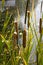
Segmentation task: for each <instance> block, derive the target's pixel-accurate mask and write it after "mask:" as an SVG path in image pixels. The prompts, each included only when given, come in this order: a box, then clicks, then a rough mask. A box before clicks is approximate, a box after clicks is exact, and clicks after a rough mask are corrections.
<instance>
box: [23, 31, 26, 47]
mask: <svg viewBox="0 0 43 65" xmlns="http://www.w3.org/2000/svg"><path fill="white" fill-rule="evenodd" d="M23 47H24V48H25V47H26V30H24V31H23Z"/></svg>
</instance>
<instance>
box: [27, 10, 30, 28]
mask: <svg viewBox="0 0 43 65" xmlns="http://www.w3.org/2000/svg"><path fill="white" fill-rule="evenodd" d="M27 14H28V28H29V25H30V23H29V21H30V12H29V11H27Z"/></svg>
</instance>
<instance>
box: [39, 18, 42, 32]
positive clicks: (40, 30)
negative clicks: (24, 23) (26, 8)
mask: <svg viewBox="0 0 43 65" xmlns="http://www.w3.org/2000/svg"><path fill="white" fill-rule="evenodd" d="M39 25H40V26H39V32H40V33H41V32H42V19H41V18H40V24H39Z"/></svg>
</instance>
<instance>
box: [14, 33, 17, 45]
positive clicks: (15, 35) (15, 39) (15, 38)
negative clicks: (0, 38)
mask: <svg viewBox="0 0 43 65" xmlns="http://www.w3.org/2000/svg"><path fill="white" fill-rule="evenodd" d="M16 44H17V34H16V33H14V46H15V45H16Z"/></svg>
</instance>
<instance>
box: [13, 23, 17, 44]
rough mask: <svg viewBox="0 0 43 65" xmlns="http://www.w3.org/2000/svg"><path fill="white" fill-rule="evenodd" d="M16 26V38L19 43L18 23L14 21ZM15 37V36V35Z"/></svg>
mask: <svg viewBox="0 0 43 65" xmlns="http://www.w3.org/2000/svg"><path fill="white" fill-rule="evenodd" d="M14 26H15V31H16V33H17V34H16V37H17V38H16V40H17V43H18V23H17V22H15V23H14ZM14 35H15V34H14ZM14 37H15V36H14Z"/></svg>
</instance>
